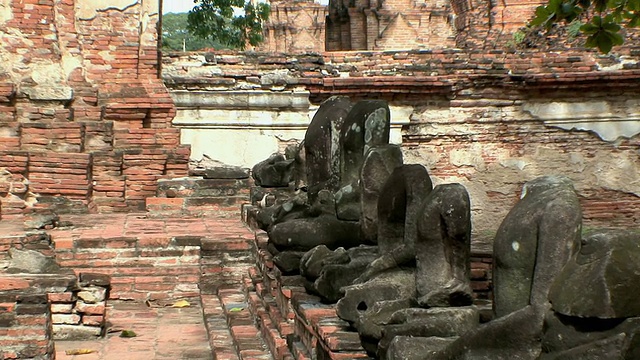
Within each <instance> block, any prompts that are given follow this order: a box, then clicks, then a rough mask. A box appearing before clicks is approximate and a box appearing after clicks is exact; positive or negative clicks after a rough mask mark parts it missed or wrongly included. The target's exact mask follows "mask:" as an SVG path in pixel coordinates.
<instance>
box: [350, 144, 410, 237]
mask: <svg viewBox="0 0 640 360" xmlns="http://www.w3.org/2000/svg"><path fill="white" fill-rule="evenodd" d="M399 166H402V150H401V149H400V147H399V146H398V145H390V144H387V145H379V146H376V147H372V148H371V149H369V151H368V152H367V153H366V154H365V157H364V161H363V163H362V170H361V171H360V193H361V196H362V198H361V200H360V207H361V210H360V211H361V214H362V215H361V218H360V223H361V224H362V237H363V240H364V241H367V242H370V243H376V242H377V238H378V197H379V196H380V193H381V190H382V188H383V186H384V184H385V182H386V181H387V179H388V178H389V175H390V174H391V173H392V172H393V170H394V169H395V168H397V167H399Z"/></svg>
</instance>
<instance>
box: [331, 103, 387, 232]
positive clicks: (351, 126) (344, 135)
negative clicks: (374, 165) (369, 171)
mask: <svg viewBox="0 0 640 360" xmlns="http://www.w3.org/2000/svg"><path fill="white" fill-rule="evenodd" d="M390 119H391V117H390V111H389V107H388V106H387V103H386V102H385V101H380V100H364V101H360V102H358V103H357V104H355V105H354V106H353V108H351V111H349V114H348V115H347V118H346V120H345V122H344V124H343V126H342V129H341V131H340V148H341V153H340V154H341V156H340V159H341V161H340V190H338V192H337V193H336V211H337V216H338V218H339V219H342V220H350V221H359V220H360V209H361V207H360V196H361V194H360V183H359V182H360V172H361V169H362V163H363V161H364V158H365V155H366V153H367V151H368V150H369V149H370V148H372V147H374V146H378V145H386V144H388V143H389V132H390V126H391V120H390Z"/></svg>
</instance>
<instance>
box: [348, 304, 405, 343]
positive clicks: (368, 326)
mask: <svg viewBox="0 0 640 360" xmlns="http://www.w3.org/2000/svg"><path fill="white" fill-rule="evenodd" d="M417 305H418V304H417V303H416V302H415V299H413V298H410V299H400V300H383V301H378V302H376V303H374V304H373V306H372V307H370V308H369V309H367V310H366V311H365V312H363V313H360V317H359V318H358V321H357V323H356V326H355V327H356V329H358V333H359V334H360V336H362V337H367V338H371V339H375V340H376V342H377V340H379V339H380V338H382V329H383V328H384V326H385V325H387V324H389V322H390V321H391V319H392V317H393V315H394V314H395V313H396V312H397V311H399V310H402V309H407V308H411V307H416V306H417ZM374 353H375V352H374Z"/></svg>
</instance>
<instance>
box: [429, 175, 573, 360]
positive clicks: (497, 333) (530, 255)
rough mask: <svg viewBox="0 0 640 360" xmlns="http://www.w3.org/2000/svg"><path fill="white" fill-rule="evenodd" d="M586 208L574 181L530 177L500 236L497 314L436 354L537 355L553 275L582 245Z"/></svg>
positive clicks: (496, 263) (452, 356) (496, 260)
mask: <svg viewBox="0 0 640 360" xmlns="http://www.w3.org/2000/svg"><path fill="white" fill-rule="evenodd" d="M580 231H581V211H580V205H579V203H578V198H577V196H576V194H575V192H574V190H573V186H572V184H571V181H570V180H569V179H568V178H566V177H551V176H546V177H541V178H538V179H535V180H533V181H530V182H527V183H526V184H525V186H524V188H523V195H522V198H521V200H520V201H519V202H518V203H517V204H516V205H515V206H514V207H513V209H511V211H510V212H509V214H508V215H507V217H506V218H505V219H504V221H503V222H502V224H501V225H500V228H499V229H498V233H497V235H496V238H495V241H494V273H493V274H494V299H495V300H494V312H495V314H496V315H497V317H498V318H497V319H495V320H493V321H490V322H488V323H486V324H483V325H481V326H479V327H477V328H475V329H473V330H471V331H469V332H467V333H465V334H464V335H463V336H461V337H460V338H459V339H457V340H456V341H454V342H453V343H452V344H451V345H449V346H448V347H447V348H446V349H443V350H442V351H439V352H437V354H436V356H434V357H433V358H434V359H448V360H456V359H487V360H494V359H505V360H506V359H523V360H525V359H536V358H537V357H538V356H539V355H540V353H541V351H542V345H541V343H540V338H541V336H542V334H543V323H544V319H545V315H546V313H547V312H548V310H549V309H550V307H551V304H550V303H549V302H548V300H547V296H548V294H549V288H550V286H551V283H552V280H553V277H554V276H555V275H557V274H558V273H559V271H560V270H561V269H562V267H563V266H564V264H565V263H566V262H567V261H568V259H569V258H570V256H571V255H572V253H573V252H574V251H575V250H577V249H578V246H579V238H580Z"/></svg>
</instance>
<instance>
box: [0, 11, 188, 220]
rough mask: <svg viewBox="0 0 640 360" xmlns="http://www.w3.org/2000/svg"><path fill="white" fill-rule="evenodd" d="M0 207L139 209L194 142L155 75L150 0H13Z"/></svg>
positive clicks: (7, 17) (3, 75) (2, 25)
mask: <svg viewBox="0 0 640 360" xmlns="http://www.w3.org/2000/svg"><path fill="white" fill-rule="evenodd" d="M5 5H6V7H5V8H4V9H5V10H4V12H3V15H2V16H0V39H1V43H2V46H1V47H0V58H2V59H3V61H2V62H1V63H0V209H1V211H0V214H1V215H2V216H3V217H5V218H6V217H8V216H10V215H16V214H22V213H25V212H30V211H34V210H39V209H54V210H56V211H74V212H77V211H80V212H84V211H104V212H110V211H123V210H130V209H143V208H144V199H145V198H146V197H148V196H153V195H155V187H156V185H155V183H156V180H157V179H159V178H162V177H173V176H183V175H186V173H187V161H188V156H189V149H188V147H185V146H180V145H179V131H178V130H177V129H174V128H172V127H171V123H170V122H171V119H172V118H173V117H174V115H175V107H174V105H173V102H172V100H171V98H170V97H169V95H168V93H167V91H166V89H165V88H164V85H163V84H162V82H161V81H160V80H159V79H158V51H157V29H156V23H157V21H158V2H157V1H155V0H143V1H134V0H119V1H106V2H105V1H90V0H74V1H61V0H8V1H5Z"/></svg>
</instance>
